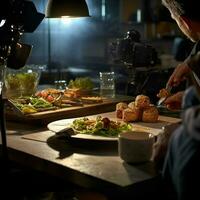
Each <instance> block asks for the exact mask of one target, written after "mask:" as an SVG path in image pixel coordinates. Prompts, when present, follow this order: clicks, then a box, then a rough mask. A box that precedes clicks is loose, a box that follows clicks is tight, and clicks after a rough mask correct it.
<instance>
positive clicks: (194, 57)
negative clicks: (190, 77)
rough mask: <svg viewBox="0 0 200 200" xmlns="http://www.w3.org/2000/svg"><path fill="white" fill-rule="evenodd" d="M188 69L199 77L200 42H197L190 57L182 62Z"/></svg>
mask: <svg viewBox="0 0 200 200" xmlns="http://www.w3.org/2000/svg"><path fill="white" fill-rule="evenodd" d="M184 62H185V63H187V65H188V66H189V67H190V69H191V70H192V71H193V72H194V73H195V74H196V75H197V76H198V77H200V42H197V43H196V44H195V46H194V48H193V49H192V51H191V53H190V55H189V56H188V58H186V60H185V61H184Z"/></svg>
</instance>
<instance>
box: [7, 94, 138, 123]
mask: <svg viewBox="0 0 200 200" xmlns="http://www.w3.org/2000/svg"><path fill="white" fill-rule="evenodd" d="M133 100H134V97H130V96H123V95H117V96H116V97H115V98H112V99H104V100H103V102H101V103H95V104H83V106H72V107H68V108H60V109H56V110H48V111H42V112H37V113H32V114H28V115H24V114H23V113H21V114H20V113H19V112H6V119H7V120H12V121H27V122H31V123H32V122H33V123H34V122H36V123H42V124H47V123H49V122H51V121H55V120H59V119H63V118H74V117H81V116H87V115H93V114H97V113H104V112H110V111H113V110H115V108H116V104H117V103H118V102H122V101H123V102H131V101H133Z"/></svg>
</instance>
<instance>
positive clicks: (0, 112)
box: [0, 65, 8, 173]
mask: <svg viewBox="0 0 200 200" xmlns="http://www.w3.org/2000/svg"><path fill="white" fill-rule="evenodd" d="M0 67H1V69H0V72H1V80H0V131H1V146H2V155H1V157H2V165H1V167H2V168H3V173H5V172H6V171H7V172H8V152H7V140H6V122H5V109H4V98H3V85H4V71H5V65H0Z"/></svg>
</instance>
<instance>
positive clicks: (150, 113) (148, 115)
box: [142, 104, 159, 122]
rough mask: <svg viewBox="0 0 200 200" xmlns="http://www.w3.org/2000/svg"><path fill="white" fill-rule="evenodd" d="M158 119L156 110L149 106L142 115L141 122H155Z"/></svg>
mask: <svg viewBox="0 0 200 200" xmlns="http://www.w3.org/2000/svg"><path fill="white" fill-rule="evenodd" d="M158 117H159V112H158V109H157V108H156V107H155V106H154V105H153V104H151V105H150V106H149V107H147V108H145V109H144V110H143V113H142V121H143V122H157V121H158Z"/></svg>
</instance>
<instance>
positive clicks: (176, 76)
mask: <svg viewBox="0 0 200 200" xmlns="http://www.w3.org/2000/svg"><path fill="white" fill-rule="evenodd" d="M192 72H194V73H195V74H196V75H197V77H199V78H200V42H198V43H196V44H195V46H194V47H193V49H192V51H191V53H190V55H189V56H188V57H187V58H186V59H185V61H184V62H183V63H181V64H179V65H178V66H177V67H176V68H175V70H174V72H173V73H172V75H171V76H170V78H169V80H168V82H167V86H170V87H174V86H177V85H179V84H180V82H182V81H184V80H185V79H187V78H188V76H190V75H191V73H192Z"/></svg>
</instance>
